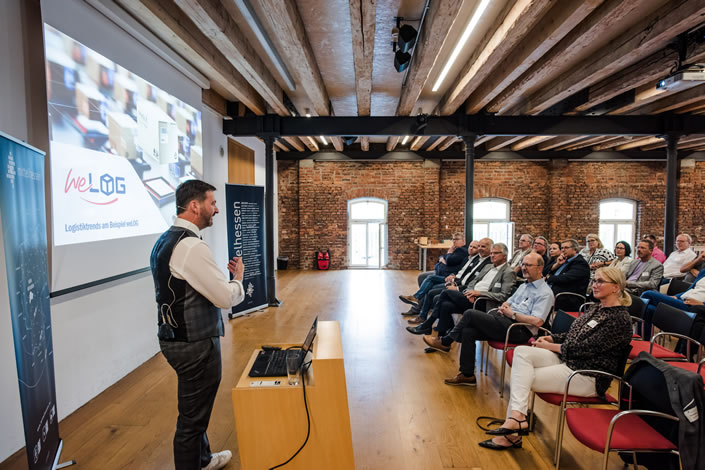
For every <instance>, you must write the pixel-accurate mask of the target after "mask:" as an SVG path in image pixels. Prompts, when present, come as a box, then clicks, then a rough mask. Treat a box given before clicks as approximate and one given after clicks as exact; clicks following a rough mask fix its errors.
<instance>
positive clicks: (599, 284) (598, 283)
mask: <svg viewBox="0 0 705 470" xmlns="http://www.w3.org/2000/svg"><path fill="white" fill-rule="evenodd" d="M592 284H593V285H594V286H601V285H603V284H615V283H614V282H612V281H606V280H604V279H595V280H594V281H592Z"/></svg>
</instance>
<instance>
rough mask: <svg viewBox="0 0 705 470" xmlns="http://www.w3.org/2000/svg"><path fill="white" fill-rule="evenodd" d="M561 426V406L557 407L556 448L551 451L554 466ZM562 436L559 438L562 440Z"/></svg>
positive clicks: (556, 458)
mask: <svg viewBox="0 0 705 470" xmlns="http://www.w3.org/2000/svg"><path fill="white" fill-rule="evenodd" d="M562 424H563V404H562V403H561V405H560V406H559V407H558V420H557V421H556V437H555V440H556V448H555V449H554V451H553V465H556V463H557V462H558V437H559V436H561V434H562V431H563V430H562V427H561V425H562ZM562 437H563V436H561V439H562Z"/></svg>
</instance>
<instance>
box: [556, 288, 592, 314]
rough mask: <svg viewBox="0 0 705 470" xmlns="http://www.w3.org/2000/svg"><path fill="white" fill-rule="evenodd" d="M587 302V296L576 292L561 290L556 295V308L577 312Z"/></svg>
mask: <svg viewBox="0 0 705 470" xmlns="http://www.w3.org/2000/svg"><path fill="white" fill-rule="evenodd" d="M584 303H585V296H584V295H580V294H576V293H574V292H561V293H559V294H557V295H556V300H555V302H554V308H555V309H556V310H564V311H566V312H577V311H578V309H579V308H580V306H581V305H582V304H584Z"/></svg>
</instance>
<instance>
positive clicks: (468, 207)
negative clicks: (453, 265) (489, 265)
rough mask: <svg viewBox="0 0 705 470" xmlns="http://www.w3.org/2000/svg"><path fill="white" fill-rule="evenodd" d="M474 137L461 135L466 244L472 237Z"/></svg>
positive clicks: (475, 137) (468, 243)
mask: <svg viewBox="0 0 705 470" xmlns="http://www.w3.org/2000/svg"><path fill="white" fill-rule="evenodd" d="M475 139H477V135H475V134H470V135H468V136H463V142H464V143H465V241H466V242H467V243H466V244H467V246H470V242H471V241H472V237H473V233H472V222H473V214H472V209H473V201H474V199H475V197H474V191H475V187H474V186H475Z"/></svg>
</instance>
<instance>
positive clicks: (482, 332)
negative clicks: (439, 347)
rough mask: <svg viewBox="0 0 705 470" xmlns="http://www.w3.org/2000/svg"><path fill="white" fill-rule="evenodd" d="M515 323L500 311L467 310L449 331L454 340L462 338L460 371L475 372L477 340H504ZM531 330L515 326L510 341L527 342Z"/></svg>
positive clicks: (464, 372)
mask: <svg viewBox="0 0 705 470" xmlns="http://www.w3.org/2000/svg"><path fill="white" fill-rule="evenodd" d="M512 323H514V321H512V320H511V319H510V318H507V317H505V316H504V315H500V314H499V313H495V312H493V313H485V312H482V311H480V310H473V309H470V310H467V311H465V313H463V317H462V318H461V319H460V321H459V322H458V324H457V325H456V327H455V328H453V330H451V332H450V333H449V336H450V337H451V338H453V340H454V341H458V340H461V341H462V343H463V346H462V348H461V349H460V372H462V373H463V375H465V376H468V377H469V376H471V375H473V374H474V373H475V341H477V340H481V341H482V340H493V341H504V339H505V338H506V336H507V330H508V329H509V326H510V325H511V324H512ZM531 336H532V334H531V332H530V331H529V330H528V329H527V328H526V327H525V326H515V327H514V328H512V332H511V333H510V334H509V342H511V343H526V342H527V341H529V338H531Z"/></svg>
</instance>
